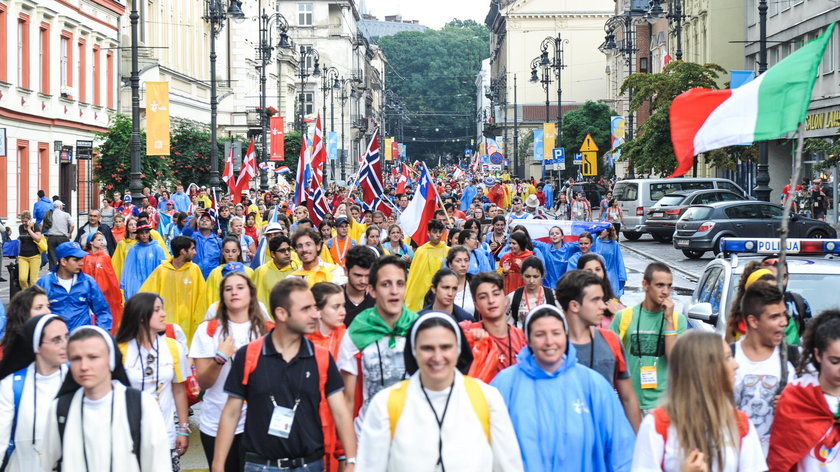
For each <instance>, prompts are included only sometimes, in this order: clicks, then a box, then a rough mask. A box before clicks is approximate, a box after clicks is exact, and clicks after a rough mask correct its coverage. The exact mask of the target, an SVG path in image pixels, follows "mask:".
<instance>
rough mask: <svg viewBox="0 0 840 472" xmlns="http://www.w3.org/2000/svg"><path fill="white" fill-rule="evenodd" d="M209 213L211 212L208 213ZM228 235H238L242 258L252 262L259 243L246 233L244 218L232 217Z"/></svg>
mask: <svg viewBox="0 0 840 472" xmlns="http://www.w3.org/2000/svg"><path fill="white" fill-rule="evenodd" d="M208 215H209V213H208ZM228 235H229V236H233V237H236V239H237V240H238V241H239V246H240V247H241V248H242V259H243V260H244V261H245V262H250V261H251V257H253V256H254V254H256V253H257V243H256V240H255V239H254V238H252V237H251V236H248V234H246V233H245V226H244V223H243V221H242V218H239V217H236V216H235V217H233V218H231V219H230V226H229V227H228Z"/></svg>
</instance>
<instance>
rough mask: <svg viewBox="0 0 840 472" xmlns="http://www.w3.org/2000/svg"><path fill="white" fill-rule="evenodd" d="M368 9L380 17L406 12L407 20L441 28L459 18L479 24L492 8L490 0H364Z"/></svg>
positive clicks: (403, 14) (404, 15)
mask: <svg viewBox="0 0 840 472" xmlns="http://www.w3.org/2000/svg"><path fill="white" fill-rule="evenodd" d="M360 3H363V4H364V5H365V8H366V11H367V12H368V13H370V14H371V15H374V16H376V17H378V18H379V19H380V20H384V19H385V15H402V17H403V20H404V21H407V20H418V21H419V22H420V24H421V25H425V26H428V27H429V28H434V29H438V28H441V27H442V26H443V25H444V24H445V23H447V22H448V21H450V20H452V19H453V18H458V19H460V20H466V19H472V20H475V21H476V22H478V23H479V24H483V23H484V18H485V17H486V16H487V12H488V11H489V10H490V0H419V1H418V0H360Z"/></svg>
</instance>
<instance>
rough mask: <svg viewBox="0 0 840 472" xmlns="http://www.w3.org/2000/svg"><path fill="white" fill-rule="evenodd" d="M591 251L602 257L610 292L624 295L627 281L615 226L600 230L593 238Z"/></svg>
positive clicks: (619, 295) (618, 295)
mask: <svg viewBox="0 0 840 472" xmlns="http://www.w3.org/2000/svg"><path fill="white" fill-rule="evenodd" d="M592 252H596V253H598V254H600V255H601V256H602V257H603V258H604V265H605V267H606V268H607V273H608V274H609V275H610V277H609V280H610V283H611V284H612V292H613V293H614V294H615V295H616V296H617V297H619V298H621V296H622V295H624V284H625V283H627V269H626V268H625V267H624V257H623V256H622V255H621V247H620V246H619V245H618V232H617V231H616V229H615V226H609V227H607V229H605V230H603V231H601V233H600V234H599V235H598V237H597V238H596V239H595V245H594V246H593V247H592Z"/></svg>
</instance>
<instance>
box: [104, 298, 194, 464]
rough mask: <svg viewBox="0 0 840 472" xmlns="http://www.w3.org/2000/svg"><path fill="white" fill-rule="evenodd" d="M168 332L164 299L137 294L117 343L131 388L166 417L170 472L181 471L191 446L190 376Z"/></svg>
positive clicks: (184, 358) (180, 350)
mask: <svg viewBox="0 0 840 472" xmlns="http://www.w3.org/2000/svg"><path fill="white" fill-rule="evenodd" d="M165 331H166V312H165V311H164V309H163V299H162V298H160V296H158V295H157V294H153V293H138V294H136V295H134V296H133V297H131V298H130V299H129V300H128V302H126V304H125V310H124V312H123V320H122V323H121V324H120V328H119V330H118V331H117V338H116V341H117V348H118V350H119V351H120V354H121V357H122V362H123V367H124V368H125V372H126V375H127V376H128V380H129V382H130V385H131V386H132V387H134V388H136V389H138V390H140V391H141V392H145V393H148V394H149V395H151V396H152V398H154V399H155V400H156V402H157V404H158V407H159V408H160V412H161V414H163V418H164V425H165V428H166V436H167V438H168V444H169V450H170V455H171V458H172V461H171V462H172V465H171V469H172V471H173V472H178V471H179V470H181V456H182V455H184V453H186V452H187V448H188V447H189V436H190V424H189V412H188V405H187V390H186V384H185V383H184V382H185V381H186V379H187V376H188V375H189V364H188V363H187V353H186V350H185V349H184V347H182V346H181V345H180V343H178V342H177V341H176V340H175V339H172V338H169V337H166V335H165V334H163V333H164V332H165ZM176 419H177V426H176V421H175V420H176Z"/></svg>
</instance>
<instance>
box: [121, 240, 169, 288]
mask: <svg viewBox="0 0 840 472" xmlns="http://www.w3.org/2000/svg"><path fill="white" fill-rule="evenodd" d="M165 260H166V253H164V252H163V248H162V247H160V244H158V242H157V241H155V240H151V241H149V242H148V243H146V244H143V243H141V242H137V243H136V244H135V245H134V246H131V249H129V250H128V254H127V255H126V256H125V263H124V264H123V271H122V276H121V277H120V288H121V289H122V291H123V294H124V295H125V299H126V300H128V299H129V298H131V297H133V296H134V294H136V293H137V292H139V291H140V287H142V286H143V282H145V281H146V279H148V278H149V276H150V275H152V272H154V271H155V269H157V267H158V266H159V265H160V264H161V263H162V262H163V261H165Z"/></svg>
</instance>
